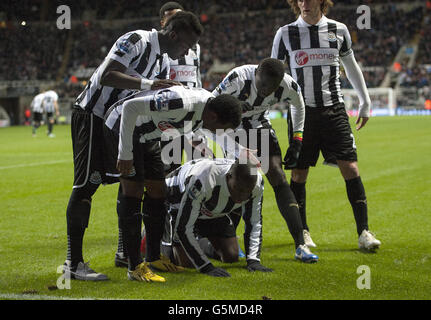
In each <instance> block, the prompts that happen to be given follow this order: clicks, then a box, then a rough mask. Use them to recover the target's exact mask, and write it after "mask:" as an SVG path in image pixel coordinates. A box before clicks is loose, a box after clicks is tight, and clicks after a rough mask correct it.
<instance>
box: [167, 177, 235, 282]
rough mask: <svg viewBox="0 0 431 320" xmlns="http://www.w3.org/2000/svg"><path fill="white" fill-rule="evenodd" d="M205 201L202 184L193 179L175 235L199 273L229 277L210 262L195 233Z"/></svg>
mask: <svg viewBox="0 0 431 320" xmlns="http://www.w3.org/2000/svg"><path fill="white" fill-rule="evenodd" d="M204 200H205V192H204V190H203V185H202V182H201V181H200V180H199V179H197V178H192V179H191V180H190V182H189V184H188V185H187V187H186V189H185V192H184V195H183V197H182V199H181V204H180V208H179V210H178V215H177V219H176V224H175V231H174V234H175V235H176V237H177V238H178V240H179V242H180V244H181V246H182V248H183V250H184V251H185V253H186V255H187V257H188V258H189V260H190V262H191V263H192V264H193V265H194V266H195V268H196V269H197V270H198V271H200V272H202V273H205V274H208V275H211V276H215V277H229V276H230V274H229V273H228V272H226V271H225V270H223V269H221V268H216V267H214V265H213V264H212V263H211V262H210V261H209V260H208V258H207V256H206V255H205V254H204V253H203V251H202V249H201V248H200V246H199V243H198V241H197V240H196V237H195V235H194V232H193V231H194V230H193V229H194V225H195V223H196V220H197V218H198V217H199V213H200V210H201V206H202V203H203V201H204Z"/></svg>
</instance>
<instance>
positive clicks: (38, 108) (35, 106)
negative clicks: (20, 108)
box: [30, 93, 43, 137]
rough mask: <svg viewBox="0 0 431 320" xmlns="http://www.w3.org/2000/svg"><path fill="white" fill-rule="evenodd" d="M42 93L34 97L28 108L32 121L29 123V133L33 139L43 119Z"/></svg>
mask: <svg viewBox="0 0 431 320" xmlns="http://www.w3.org/2000/svg"><path fill="white" fill-rule="evenodd" d="M42 103H43V93H39V94H38V95H36V96H35V97H34V98H33V100H32V101H31V104H30V108H31V113H32V114H33V120H32V122H31V132H32V134H33V137H36V131H37V129H38V128H39V127H40V124H41V122H42V119H43V104H42Z"/></svg>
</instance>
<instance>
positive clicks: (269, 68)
mask: <svg viewBox="0 0 431 320" xmlns="http://www.w3.org/2000/svg"><path fill="white" fill-rule="evenodd" d="M213 94H214V95H219V94H230V95H232V96H234V97H237V98H238V99H239V100H240V101H241V102H242V107H243V114H242V121H241V126H240V127H239V128H238V129H237V130H236V133H235V134H238V131H241V130H243V131H245V133H246V135H247V141H246V144H247V145H245V146H244V147H248V148H250V149H255V148H256V147H257V156H258V158H260V160H261V162H262V163H265V162H266V163H267V164H268V165H267V166H265V165H262V166H263V169H264V172H265V171H266V172H265V174H266V177H267V178H268V181H269V183H270V184H271V186H272V188H273V190H274V193H275V199H276V201H277V206H278V209H279V210H280V213H281V215H282V216H283V218H284V220H285V221H286V223H287V226H288V229H289V231H290V234H291V235H292V237H293V239H294V241H295V248H296V251H295V258H296V259H299V260H301V261H303V262H316V261H317V260H318V257H317V256H316V255H315V254H313V253H312V252H311V251H310V249H309V248H308V246H307V244H306V242H305V240H304V235H303V227H302V223H301V218H300V214H299V209H298V204H297V202H296V199H295V197H294V195H293V193H292V191H291V189H290V186H289V183H288V182H287V180H286V175H285V173H284V171H283V168H282V159H281V150H280V145H279V143H278V139H277V136H276V135H275V131H274V130H273V129H272V126H271V122H270V120H269V110H270V109H271V108H273V106H274V105H275V104H279V103H284V104H290V110H289V116H288V122H289V124H288V125H289V130H290V134H289V138H290V147H289V149H288V150H287V153H286V157H285V158H284V161H285V163H286V165H287V166H288V167H290V166H295V165H296V161H297V160H298V157H299V153H300V150H301V144H302V130H303V127H304V110H305V106H304V101H303V99H302V95H301V89H300V87H299V86H298V84H297V83H296V82H295V81H294V80H293V79H292V77H290V76H289V75H288V74H286V73H285V72H284V65H283V63H281V62H280V61H279V60H277V59H272V58H267V59H264V60H262V61H261V62H260V64H259V65H244V66H240V67H237V68H235V69H233V70H232V71H231V72H229V74H228V75H227V76H226V77H225V78H224V80H223V81H222V82H221V83H220V84H219V85H218V86H217V88H216V89H215V90H214V91H213ZM253 131H254V132H253ZM253 140H256V141H253ZM262 141H263V142H262ZM239 143H240V144H241V143H242V142H241V141H239ZM230 145H231V146H233V144H230ZM265 167H267V170H265Z"/></svg>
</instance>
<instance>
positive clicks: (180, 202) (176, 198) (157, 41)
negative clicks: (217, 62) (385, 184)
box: [64, 0, 380, 282]
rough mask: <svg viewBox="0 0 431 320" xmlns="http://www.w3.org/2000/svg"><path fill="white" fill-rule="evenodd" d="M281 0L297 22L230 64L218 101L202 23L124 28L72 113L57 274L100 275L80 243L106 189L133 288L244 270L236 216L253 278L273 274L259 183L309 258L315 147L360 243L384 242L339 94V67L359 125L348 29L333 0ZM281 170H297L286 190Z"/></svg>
mask: <svg viewBox="0 0 431 320" xmlns="http://www.w3.org/2000/svg"><path fill="white" fill-rule="evenodd" d="M289 3H290V4H291V6H292V8H293V9H294V10H295V12H296V13H297V15H298V16H299V18H298V20H297V21H295V22H293V23H291V24H289V25H286V26H284V27H282V28H280V29H279V30H278V32H277V34H276V36H275V39H274V45H273V49H272V57H271V58H266V59H264V60H262V61H261V62H260V63H259V64H258V65H252V64H250V65H243V66H238V67H236V68H234V69H233V70H231V71H230V72H229V73H228V74H227V75H226V77H225V78H224V79H223V81H222V82H221V83H220V84H219V85H218V86H217V87H216V88H215V89H214V91H213V92H209V91H207V90H205V89H203V88H202V87H201V80H200V71H199V66H200V57H199V56H200V47H199V45H198V44H197V42H198V41H199V38H200V37H201V36H202V34H203V31H204V30H203V27H202V25H201V24H200V22H199V19H198V18H197V17H196V16H195V15H194V14H193V13H191V12H188V11H185V10H184V8H183V7H182V6H181V5H180V4H178V3H176V2H168V3H166V4H164V5H163V6H162V8H161V9H160V19H161V26H162V28H161V30H155V29H153V30H151V31H144V30H136V31H131V32H128V33H126V34H125V35H123V36H121V37H120V38H119V39H118V40H117V41H116V42H115V44H114V45H113V46H112V48H111V50H110V51H109V53H108V55H107V56H106V58H105V60H104V61H103V63H102V64H101V65H100V66H99V67H98V68H97V69H96V71H95V72H94V73H93V75H92V77H91V79H90V80H89V81H88V84H87V86H86V88H85V89H84V91H83V92H82V93H81V94H80V96H79V97H78V98H77V100H76V104H75V107H74V109H73V113H72V125H71V128H72V141H73V154H74V185H73V190H72V194H71V196H70V199H69V204H68V207H67V213H66V217H67V237H68V251H67V259H66V262H65V264H64V272H65V273H69V274H70V276H71V277H72V278H74V279H79V280H92V281H98V280H107V279H108V277H107V276H106V275H104V274H102V273H98V272H96V271H94V270H93V269H91V268H90V266H89V264H88V263H85V262H84V259H83V256H82V244H83V238H84V233H85V229H86V228H87V226H88V220H89V215H90V210H91V201H92V196H93V195H94V193H95V192H96V190H97V189H98V187H99V185H100V184H106V183H116V182H120V183H119V189H118V196H117V214H118V225H119V243H118V251H117V253H116V255H115V264H116V265H117V266H126V267H127V268H128V272H127V276H128V279H130V280H137V281H154V282H163V281H165V278H164V277H162V276H160V275H158V274H156V273H154V272H181V271H183V270H184V268H185V267H194V268H196V269H197V270H198V271H199V272H201V273H204V274H207V275H210V276H215V277H227V276H230V274H229V273H228V272H227V271H226V270H224V269H222V268H218V267H215V266H214V265H213V264H212V263H211V261H210V260H209V259H208V258H216V259H219V260H221V261H223V262H227V263H230V262H235V261H238V258H239V253H240V248H239V244H238V240H237V237H236V228H237V226H238V223H239V222H240V219H241V217H242V218H243V220H244V224H245V232H244V248H245V257H246V262H247V269H248V270H249V271H263V272H269V271H272V270H271V269H270V268H268V267H265V266H264V265H262V264H261V257H260V253H261V245H262V201H263V186H264V183H263V181H264V179H263V177H262V174H264V175H265V176H266V178H267V180H268V182H269V183H270V184H271V186H272V188H273V191H274V194H275V199H276V203H277V206H278V209H279V211H280V213H281V215H282V217H283V218H284V220H285V221H286V224H287V227H288V230H289V232H290V234H291V235H292V237H293V239H294V242H295V252H294V258H295V259H297V260H299V261H302V262H305V263H312V262H317V261H318V259H319V258H318V256H317V255H315V254H313V253H312V252H311V251H310V247H315V246H316V245H315V243H314V242H313V240H312V239H311V236H310V233H309V229H308V226H307V224H306V218H305V182H306V178H307V175H308V169H309V167H310V166H315V164H316V162H317V158H318V156H319V152H320V151H322V153H323V155H324V157H325V161H326V162H328V163H332V164H334V165H337V166H338V167H339V168H340V171H341V173H342V176H343V177H344V179H345V181H346V190H347V194H348V198H349V201H350V203H351V205H352V209H353V213H354V217H355V221H356V225H357V231H358V239H359V240H358V241H359V247H360V248H361V249H366V250H374V249H376V248H378V247H379V246H380V241H378V240H377V239H376V238H375V236H374V235H373V234H372V233H371V232H369V230H368V217H367V203H366V197H365V190H364V187H363V185H362V181H361V179H360V176H359V171H358V169H357V156H356V146H355V144H354V139H353V134H352V131H351V128H350V124H349V121H348V117H347V114H346V111H345V109H344V104H343V100H342V96H341V91H340V82H339V74H338V73H339V66H340V60H341V62H342V63H343V65H344V67H345V69H346V72H347V76H348V78H349V80H350V81H351V82H352V85H353V86H354V88H355V89H356V90H357V92H358V94H359V97H360V102H361V105H360V113H359V117H358V121H357V124H358V129H360V128H361V127H362V126H363V125H365V123H366V121H367V120H368V117H369V105H370V99H369V96H368V93H367V89H366V86H365V82H364V79H363V76H362V73H361V71H360V69H359V67H357V63H356V61H355V59H354V56H353V51H352V49H351V40H350V36H349V33H348V30H347V28H346V27H345V25H343V24H341V23H339V22H336V21H334V20H330V19H328V18H326V17H325V15H324V14H325V13H326V12H327V9H328V7H329V6H330V5H331V4H332V2H331V1H329V0H292V1H290V0H289ZM283 61H286V62H287V64H288V69H289V73H290V74H291V75H289V74H288V73H287V72H286V68H285V65H284V63H283ZM275 105H282V106H285V107H286V109H287V111H288V112H287V123H288V130H287V132H288V137H289V148H288V150H287V151H286V154H285V157H284V158H282V153H281V149H280V146H279V142H278V139H277V136H276V134H275V131H274V130H273V128H272V126H271V122H270V119H269V110H271V109H272V108H273V106H275ZM240 136H245V137H246V139H245V141H242V140H241V139H239V137H240ZM208 139H213V140H214V141H217V142H218V141H222V142H221V143H220V147H221V148H222V149H223V151H224V155H225V157H224V158H215V156H214V154H213V153H212V151H211V148H209V147H208V146H207V141H208ZM183 149H189V150H194V152H193V155H194V157H191V158H189V157H188V159H187V160H188V162H186V163H185V164H184V165H181V161H182V157H181V155H182V153H183ZM167 150H168V151H169V152H167ZM172 154H177V155H178V154H180V156H179V157H178V156H177V157H175V156H173V157H171V155H172ZM167 158H169V159H170V160H172V159H174V160H175V161H174V163H172V161H170V163H169V161H167ZM264 164H265V165H264ZM283 166H284V169H288V170H292V177H291V183H290V185H289V183H288V181H287V178H286V175H285V172H284V169H283ZM142 220H143V222H144V225H145V228H144V230H145V243H144V244H145V250H142V249H143V245H142V244H143V242H142ZM269 227H270V226H269Z"/></svg>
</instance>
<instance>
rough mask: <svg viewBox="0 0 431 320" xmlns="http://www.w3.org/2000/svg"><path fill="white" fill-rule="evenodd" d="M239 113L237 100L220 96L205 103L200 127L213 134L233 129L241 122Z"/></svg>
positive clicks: (228, 96) (226, 95) (239, 107)
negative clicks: (221, 130)
mask: <svg viewBox="0 0 431 320" xmlns="http://www.w3.org/2000/svg"><path fill="white" fill-rule="evenodd" d="M241 113H242V111H241V104H240V102H239V100H238V99H237V98H235V97H233V96H231V95H229V94H221V95H219V96H217V97H215V98H214V99H211V100H209V101H208V102H207V104H206V106H205V109H204V112H203V113H202V122H203V123H202V126H203V128H205V129H207V130H210V131H211V132H214V133H215V132H216V130H217V129H223V130H227V129H235V128H236V127H238V126H239V124H240V122H241Z"/></svg>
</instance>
